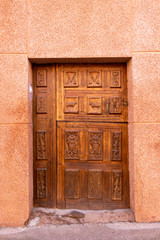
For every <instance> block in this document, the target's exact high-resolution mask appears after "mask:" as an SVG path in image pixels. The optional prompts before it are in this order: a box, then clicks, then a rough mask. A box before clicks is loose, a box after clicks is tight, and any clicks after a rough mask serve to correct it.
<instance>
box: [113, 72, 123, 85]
mask: <svg viewBox="0 0 160 240" xmlns="http://www.w3.org/2000/svg"><path fill="white" fill-rule="evenodd" d="M111 87H112V88H120V87H121V72H120V71H111Z"/></svg>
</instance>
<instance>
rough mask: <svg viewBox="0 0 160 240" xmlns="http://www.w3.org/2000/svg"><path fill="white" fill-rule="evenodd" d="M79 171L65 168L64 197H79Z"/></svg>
mask: <svg viewBox="0 0 160 240" xmlns="http://www.w3.org/2000/svg"><path fill="white" fill-rule="evenodd" d="M79 185H80V176H79V171H76V170H74V171H69V170H65V198H79Z"/></svg>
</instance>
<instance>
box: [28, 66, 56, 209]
mask: <svg viewBox="0 0 160 240" xmlns="http://www.w3.org/2000/svg"><path fill="white" fill-rule="evenodd" d="M33 86H34V98H33V122H34V134H33V136H34V204H35V206H38V207H56V117H55V116H56V89H55V66H54V65H52V66H49V65H41V66H38V65H37V66H34V68H33Z"/></svg>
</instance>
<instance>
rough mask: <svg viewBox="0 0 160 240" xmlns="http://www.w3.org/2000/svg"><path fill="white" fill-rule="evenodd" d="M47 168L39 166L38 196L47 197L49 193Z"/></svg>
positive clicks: (40, 197) (39, 197)
mask: <svg viewBox="0 0 160 240" xmlns="http://www.w3.org/2000/svg"><path fill="white" fill-rule="evenodd" d="M46 172H47V169H46V168H38V169H37V198H38V199H45V198H46V193H47V189H46V188H47V187H46V186H47V184H46V182H47V174H46Z"/></svg>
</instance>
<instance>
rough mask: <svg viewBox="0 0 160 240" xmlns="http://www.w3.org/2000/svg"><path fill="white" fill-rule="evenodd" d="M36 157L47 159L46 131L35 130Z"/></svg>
mask: <svg viewBox="0 0 160 240" xmlns="http://www.w3.org/2000/svg"><path fill="white" fill-rule="evenodd" d="M37 159H47V132H46V131H37Z"/></svg>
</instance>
